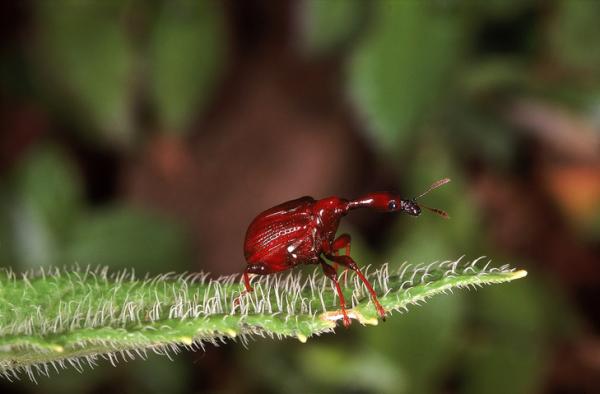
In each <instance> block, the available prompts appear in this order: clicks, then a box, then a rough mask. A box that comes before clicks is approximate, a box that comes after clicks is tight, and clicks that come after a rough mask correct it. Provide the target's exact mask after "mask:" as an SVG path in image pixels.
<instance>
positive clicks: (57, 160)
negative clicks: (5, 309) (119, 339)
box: [0, 0, 600, 393]
mask: <svg viewBox="0 0 600 394" xmlns="http://www.w3.org/2000/svg"><path fill="white" fill-rule="evenodd" d="M599 17H600V2H596V1H584V0H582V1H577V0H573V1H562V2H561V1H533V0H526V1H512V0H511V1H500V0H498V1H485V2H484V1H451V0H446V1H441V0H440V1H423V2H416V1H414V2H413V1H387V2H386V1H372V2H366V1H351V0H348V1H340V0H329V1H327V0H324V1H308V0H305V1H261V0H248V1H224V2H216V1H215V2H213V1H204V2H191V1H136V0H129V1H118V2H117V1H38V2H36V1H19V2H2V5H1V6H0V265H2V266H10V267H13V268H14V269H15V270H25V269H28V268H31V267H37V266H44V265H64V264H67V265H68V264H71V263H73V262H78V263H80V264H83V265H87V264H91V265H96V264H100V265H108V266H110V267H112V268H115V269H118V268H123V267H129V268H131V267H133V268H135V270H136V272H138V273H142V272H152V273H159V272H168V271H184V270H205V271H210V272H212V273H214V274H215V275H217V274H230V273H235V272H241V271H242V270H243V268H244V259H243V254H242V243H243V238H244V234H245V230H246V227H247V225H248V223H249V222H250V221H251V220H252V218H253V217H254V216H255V215H256V214H257V213H258V212H260V211H262V210H264V209H266V208H269V207H270V206H273V205H276V204H278V203H280V202H282V201H285V200H288V199H291V198H295V197H298V196H301V195H307V194H308V195H312V196H314V197H324V196H327V195H340V196H343V197H347V198H352V197H357V196H358V195H360V194H363V193H366V192H369V191H376V190H393V191H397V192H398V193H400V194H402V195H405V196H407V197H409V196H413V195H417V194H418V193H420V192H421V191H422V190H424V189H425V188H426V187H427V186H428V185H429V184H431V183H432V182H433V181H434V180H437V179H440V178H443V177H450V178H452V180H453V182H452V183H450V184H449V185H447V186H445V187H444V188H442V189H439V190H436V191H435V192H433V193H432V194H431V195H429V196H428V197H427V198H426V203H427V204H428V205H432V206H435V207H440V208H442V209H444V210H447V211H448V212H449V213H450V215H451V217H452V219H451V220H450V221H444V220H441V219H440V218H438V217H436V216H434V215H430V214H424V215H422V216H421V217H420V218H418V219H413V218H409V217H406V216H403V215H383V214H379V213H375V212H372V211H364V212H356V213H353V214H352V215H351V216H349V217H348V218H347V219H346V220H345V222H344V223H343V228H342V229H341V230H343V231H349V232H350V233H351V234H352V237H353V244H352V245H353V250H352V255H353V256H354V257H355V259H356V260H357V261H358V262H359V264H362V265H367V264H372V265H375V266H377V265H379V264H382V263H384V262H390V263H391V264H392V265H399V264H401V263H402V262H404V261H409V262H411V263H419V262H431V261H435V260H447V259H456V258H458V257H460V256H461V255H465V256H466V257H465V258H466V259H473V258H476V257H479V256H481V255H486V256H489V257H490V258H491V259H492V260H493V261H494V262H495V263H496V264H497V265H502V264H505V263H510V264H512V265H513V266H516V267H519V268H525V269H527V270H528V271H529V276H528V277H527V278H526V279H524V280H520V281H518V282H515V283H511V284H508V285H499V286H495V287H491V288H487V289H482V290H480V291H478V292H472V291H459V292H455V294H454V295H452V296H441V297H438V298H434V299H432V300H431V301H430V302H429V303H428V304H427V305H424V306H421V307H415V308H413V309H412V310H411V312H410V313H408V314H406V315H402V316H393V317H391V318H390V319H388V321H387V322H386V323H385V324H380V325H379V326H377V327H369V328H364V327H360V326H359V325H358V324H353V325H352V327H351V328H350V329H348V330H344V329H342V328H338V330H337V334H336V335H327V336H324V337H320V338H313V339H310V340H309V341H308V343H307V344H300V343H299V342H297V341H294V340H284V341H270V340H263V339H259V340H257V341H255V342H252V343H250V344H249V346H248V348H244V347H243V346H242V345H241V344H237V343H228V344H227V345H224V346H221V347H219V348H214V347H208V348H207V351H206V352H204V353H202V352H197V353H189V352H188V353H184V354H181V355H179V356H177V357H176V358H175V360H174V361H173V362H171V361H169V360H168V359H166V358H160V357H152V358H151V359H150V360H148V361H135V362H130V363H126V364H122V365H120V366H118V367H117V368H113V367H111V366H108V365H106V364H108V363H103V365H102V366H100V367H98V368H96V369H94V370H93V371H85V372H84V373H83V374H79V373H77V372H75V371H71V370H70V371H63V372H61V373H60V374H59V375H55V376H52V377H51V378H41V380H40V383H39V384H38V385H34V384H32V383H30V382H27V381H24V382H18V383H9V382H6V381H1V382H0V391H1V392H2V393H33V392H44V393H64V392H86V393H100V392H107V391H113V392H132V393H133V392H142V391H143V392H146V393H154V392H155V393H163V392H173V393H184V392H224V393H226V392H273V393H276V392H290V393H293V392H299V393H305V392H332V393H334V392H335V393H338V392H349V393H380V392H388V393H399V392H405V393H417V392H423V393H427V392H431V393H509V392H510V393H535V392H543V393H573V392H589V393H592V392H600V379H599V376H600V337H599V329H598V328H599V325H600V308H598V303H599V302H600V297H599V296H600V290H599V287H598V282H599V281H600V247H599V243H598V240H599V239H600V72H598V70H600V45H598V43H599V42H600V24H598V18H599Z"/></svg>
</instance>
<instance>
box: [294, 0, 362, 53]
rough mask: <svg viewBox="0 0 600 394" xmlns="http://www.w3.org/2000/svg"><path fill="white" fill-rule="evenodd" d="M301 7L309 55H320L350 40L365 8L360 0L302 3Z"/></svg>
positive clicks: (315, 0) (316, 0)
mask: <svg viewBox="0 0 600 394" xmlns="http://www.w3.org/2000/svg"><path fill="white" fill-rule="evenodd" d="M302 5H303V11H304V12H303V15H302V18H303V20H302V22H303V30H302V33H303V35H302V38H303V41H304V46H305V47H306V49H307V50H308V51H309V52H312V53H321V52H325V51H327V50H330V49H333V48H335V47H336V46H337V45H340V44H343V43H344V42H345V41H346V40H347V39H348V38H350V36H351V34H352V32H353V31H354V30H355V29H356V28H357V24H358V22H359V20H360V18H361V16H362V15H363V14H364V12H363V11H364V8H365V6H366V5H367V4H366V3H364V2H362V1H360V0H329V1H320V0H305V1H304V2H303V4H302Z"/></svg>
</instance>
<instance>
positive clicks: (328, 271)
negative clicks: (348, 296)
mask: <svg viewBox="0 0 600 394" xmlns="http://www.w3.org/2000/svg"><path fill="white" fill-rule="evenodd" d="M319 263H321V267H323V273H325V276H327V277H328V278H329V279H331V280H332V281H333V283H334V284H335V290H336V292H337V294H338V297H340V308H341V309H342V315H344V320H343V321H344V327H348V326H350V318H349V317H348V314H347V313H346V300H345V299H344V293H342V289H341V288H340V284H339V282H338V280H337V271H336V269H335V268H333V267H332V266H330V265H328V264H327V263H326V262H325V260H323V259H322V258H319Z"/></svg>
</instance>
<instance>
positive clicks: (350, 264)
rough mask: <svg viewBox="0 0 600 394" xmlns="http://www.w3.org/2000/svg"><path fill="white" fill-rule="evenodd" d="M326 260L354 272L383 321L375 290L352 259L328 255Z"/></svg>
mask: <svg viewBox="0 0 600 394" xmlns="http://www.w3.org/2000/svg"><path fill="white" fill-rule="evenodd" d="M327 258H328V259H330V260H332V261H335V262H336V263H339V264H341V265H343V266H345V267H348V268H350V269H351V270H352V271H354V272H356V275H358V277H359V278H360V280H361V281H362V282H363V283H364V284H365V286H367V289H368V290H369V293H370V294H371V298H372V299H373V303H374V304H375V308H377V312H378V313H379V316H381V318H382V319H383V320H385V309H383V307H382V306H381V304H380V303H379V300H378V299H377V294H375V290H373V286H371V284H370V283H369V281H368V280H367V278H365V276H364V275H363V273H362V272H361V271H360V268H358V265H357V264H356V262H355V261H354V260H352V257H350V256H334V255H330V256H327Z"/></svg>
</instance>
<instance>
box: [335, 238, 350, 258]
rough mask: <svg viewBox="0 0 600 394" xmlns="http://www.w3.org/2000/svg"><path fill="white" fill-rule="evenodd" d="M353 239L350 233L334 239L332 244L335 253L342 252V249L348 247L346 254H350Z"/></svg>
mask: <svg viewBox="0 0 600 394" xmlns="http://www.w3.org/2000/svg"><path fill="white" fill-rule="evenodd" d="M351 241H352V238H351V237H350V234H342V235H340V236H339V237H337V238H336V239H335V241H333V243H332V244H331V250H333V253H334V254H336V255H339V254H340V249H344V248H345V249H346V256H349V255H350V242H351Z"/></svg>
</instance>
